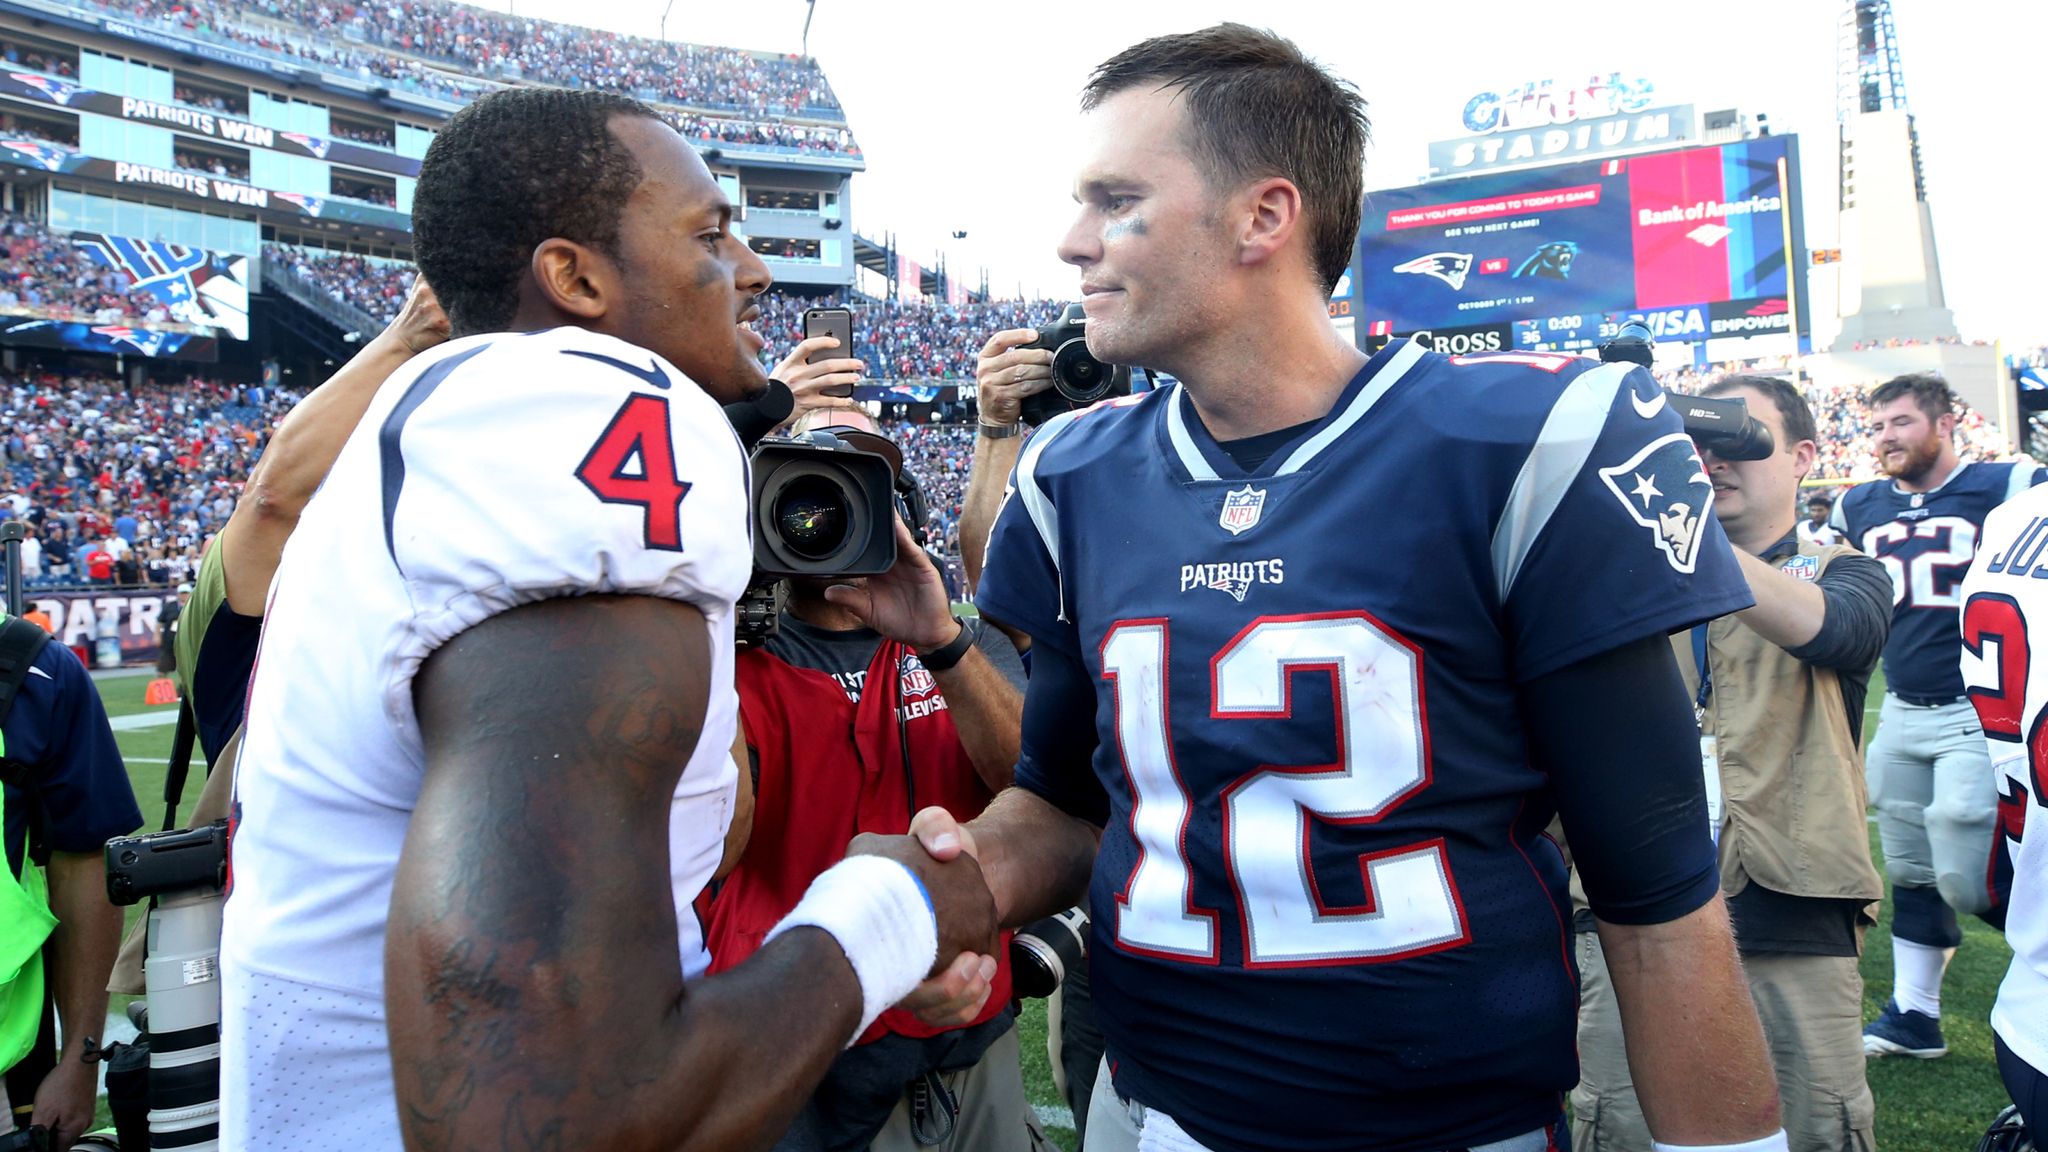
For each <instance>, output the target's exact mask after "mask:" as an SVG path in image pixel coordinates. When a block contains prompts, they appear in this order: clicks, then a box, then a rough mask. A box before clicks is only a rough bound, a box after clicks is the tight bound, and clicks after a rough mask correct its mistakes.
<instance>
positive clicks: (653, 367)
mask: <svg viewBox="0 0 2048 1152" xmlns="http://www.w3.org/2000/svg"><path fill="white" fill-rule="evenodd" d="M568 354H569V355H571V356H581V357H583V358H584V359H585V360H595V361H597V362H598V363H599V364H609V365H611V366H612V367H614V368H617V369H618V370H619V371H621V372H624V373H625V374H626V375H628V376H634V377H638V378H639V379H641V380H645V381H646V382H648V383H649V384H652V385H654V386H655V387H656V388H667V387H668V373H666V372H663V371H662V370H661V365H659V364H649V365H648V366H647V367H645V368H642V367H639V366H638V365H635V364H628V363H626V362H625V361H624V360H621V359H619V358H618V357H616V356H607V355H605V354H604V353H602V352H578V351H576V350H575V349H573V348H571V349H570V350H569V352H568Z"/></svg>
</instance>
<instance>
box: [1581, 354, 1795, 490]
mask: <svg viewBox="0 0 2048 1152" xmlns="http://www.w3.org/2000/svg"><path fill="white" fill-rule="evenodd" d="M1655 343H1656V338H1655V337H1653V336H1652V335H1651V334H1650V328H1649V326H1648V325H1646V324H1644V323H1642V322H1641V321H1637V320H1631V321H1629V322H1628V323H1626V324H1623V325H1622V326H1621V331H1620V332H1618V333H1616V334H1615V337H1614V339H1612V340H1609V341H1608V342H1607V343H1605V344H1602V345H1601V346H1600V360H1601V362H1602V363H1605V364H1635V365H1638V366H1640V367H1642V368H1645V369H1647V368H1649V367H1650V366H1651V364H1652V363H1653V362H1654V360H1655V359H1656V355H1655V353H1654V351H1653V350H1652V349H1653V347H1654V345H1655ZM1665 392H1666V393H1667V394H1668V395H1670V397H1671V406H1672V407H1673V408H1676V409H1677V410H1678V414H1679V415H1680V416H1681V417H1683V418H1684V420H1685V434H1686V435H1687V436H1690V437H1692V442H1693V443H1694V444H1696V445H1698V446H1699V447H1701V448H1705V449H1706V450H1708V451H1709V452H1712V453H1713V454H1714V455H1716V456H1719V457H1720V458H1721V459H1723V460H1762V459H1763V458H1765V457H1766V456H1769V455H1770V454H1771V453H1772V452H1775V451H1777V445H1776V444H1774V443H1772V441H1771V430H1770V429H1769V428H1766V427H1764V426H1763V424H1762V423H1761V422H1760V421H1758V420H1757V418H1756V417H1754V416H1751V415H1750V414H1749V403H1748V401H1745V400H1743V399H1741V398H1740V397H1735V396H1688V395H1686V394H1685V393H1683V392H1672V391H1671V390H1670V389H1668V388H1667V389H1665Z"/></svg>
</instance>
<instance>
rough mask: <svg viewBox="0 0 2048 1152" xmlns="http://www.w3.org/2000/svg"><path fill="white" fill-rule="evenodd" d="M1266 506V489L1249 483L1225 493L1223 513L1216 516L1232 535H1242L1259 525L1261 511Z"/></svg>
mask: <svg viewBox="0 0 2048 1152" xmlns="http://www.w3.org/2000/svg"><path fill="white" fill-rule="evenodd" d="M1265 507H1266V490H1265V489H1264V488H1254V487H1252V486H1251V485H1249V484H1247V485H1245V486H1244V487H1242V488H1239V489H1238V490H1237V491H1235V492H1229V493H1225V494H1224V497H1223V515H1221V516H1218V517H1217V518H1216V522H1217V523H1218V524H1221V525H1222V526H1223V528H1224V530H1225V531H1227V532H1229V533H1230V534H1231V535H1232V536H1241V535H1243V534H1244V533H1246V532H1249V531H1251V530H1252V529H1253V528H1255V527H1257V526H1258V523H1259V513H1260V512H1261V511H1263V510H1264V509H1265Z"/></svg>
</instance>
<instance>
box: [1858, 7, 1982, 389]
mask: <svg viewBox="0 0 2048 1152" xmlns="http://www.w3.org/2000/svg"><path fill="white" fill-rule="evenodd" d="M1835 112H1836V116H1837V119H1838V120H1839V121H1840V131H1841V213H1842V263H1841V265H1840V274H1841V284H1840V289H1839V294H1838V301H1839V313H1840V315H1841V318H1842V327H1841V332H1840V334H1839V336H1837V338H1836V340H1835V345H1834V347H1835V350H1836V351H1838V352H1840V351H1845V350H1853V349H1855V348H1857V347H1858V346H1868V345H1873V344H1883V343H1887V342H1895V341H1920V342H1933V341H1937V340H1943V339H1953V338H1954V337H1955V336H1956V335H1957V332H1956V322H1955V314H1954V313H1953V312H1950V311H1949V310H1948V308H1947V306H1946V305H1945V303H1944V301H1943V295H1942V289H1941V265H1940V262H1939V261H1938V260H1937V259H1936V257H1935V250H1934V216H1933V212H1932V211H1931V209H1930V208H1929V207H1928V204H1927V180H1926V174H1925V172H1924V170H1923V169H1922V167H1921V163H1920V133H1919V129H1918V128H1917V127H1916V126H1915V125H1914V122H1913V113H1912V111H1911V110H1910V109H1909V108H1908V107H1907V105H1906V74H1905V69H1904V66H1903V65H1902V64H1901V62H1900V57H1899V37H1898V31H1897V29H1895V28H1894V27H1893V25H1892V6H1891V0H1844V2H1843V5H1842V17H1841V22H1840V24H1839V25H1838V28H1837V35H1836V59H1835Z"/></svg>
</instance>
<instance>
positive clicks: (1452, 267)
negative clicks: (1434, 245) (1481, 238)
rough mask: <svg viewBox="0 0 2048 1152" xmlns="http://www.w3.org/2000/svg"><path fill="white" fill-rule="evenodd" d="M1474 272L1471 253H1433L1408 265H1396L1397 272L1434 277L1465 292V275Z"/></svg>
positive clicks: (1418, 257) (1419, 257)
mask: <svg viewBox="0 0 2048 1152" xmlns="http://www.w3.org/2000/svg"><path fill="white" fill-rule="evenodd" d="M1471 270H1472V254H1471V253H1470V252H1431V253H1430V254H1429V255H1427V256H1417V257H1416V258H1415V259H1413V260H1410V261H1408V262H1407V263H1406V264H1396V265H1394V271H1396V272H1409V273H1413V274H1415V275H1417V276H1434V277H1436V278H1437V279H1439V280H1441V281H1443V282H1444V283H1446V284H1449V285H1450V286H1451V287H1453V288H1456V289H1458V290H1459V291H1461V292H1462V291H1464V289H1465V273H1467V272H1470V271H1471Z"/></svg>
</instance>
